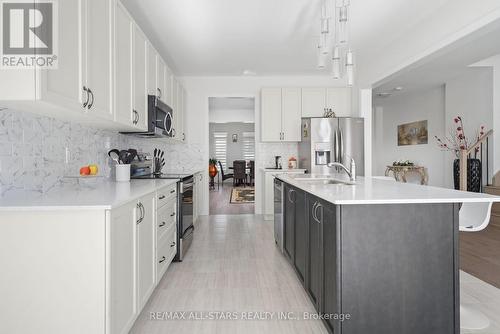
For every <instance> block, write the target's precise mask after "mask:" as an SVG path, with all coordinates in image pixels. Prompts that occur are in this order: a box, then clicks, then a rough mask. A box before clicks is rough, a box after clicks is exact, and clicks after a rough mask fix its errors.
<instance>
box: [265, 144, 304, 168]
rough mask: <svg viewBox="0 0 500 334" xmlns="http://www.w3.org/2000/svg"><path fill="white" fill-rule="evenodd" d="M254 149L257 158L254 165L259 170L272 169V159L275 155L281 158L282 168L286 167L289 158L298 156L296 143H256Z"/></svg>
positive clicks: (273, 161)
mask: <svg viewBox="0 0 500 334" xmlns="http://www.w3.org/2000/svg"><path fill="white" fill-rule="evenodd" d="M256 149H257V152H258V155H257V156H258V157H259V159H258V160H257V161H256V164H257V166H258V167H259V168H266V167H274V165H275V160H274V157H275V156H277V155H279V156H281V161H282V163H283V167H286V166H287V165H288V159H289V158H290V157H295V158H297V156H298V144H297V143H257V147H256ZM259 160H260V161H259Z"/></svg>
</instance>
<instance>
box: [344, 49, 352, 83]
mask: <svg viewBox="0 0 500 334" xmlns="http://www.w3.org/2000/svg"><path fill="white" fill-rule="evenodd" d="M345 69H346V75H347V85H348V86H349V87H352V86H353V85H354V55H353V53H352V51H351V50H349V51H347V54H346V60H345Z"/></svg>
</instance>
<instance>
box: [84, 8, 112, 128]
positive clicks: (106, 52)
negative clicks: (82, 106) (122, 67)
mask: <svg viewBox="0 0 500 334" xmlns="http://www.w3.org/2000/svg"><path fill="white" fill-rule="evenodd" d="M112 3H113V1H111V0H86V7H87V8H86V14H87V15H86V20H85V21H86V29H85V31H86V38H85V41H86V52H85V55H86V78H85V81H86V83H87V87H88V88H89V89H90V90H91V91H92V94H91V101H90V102H89V105H88V109H89V112H90V113H92V114H95V115H98V116H99V117H102V118H106V119H113V109H112V107H113V104H112V100H113V94H112V88H111V87H112V86H111V85H112V82H111V81H112V80H111V79H112V77H113V68H112V63H113V62H112V48H113V45H112V38H111V34H112V22H113V21H112V19H111V17H112V15H111V14H112V8H113V5H112Z"/></svg>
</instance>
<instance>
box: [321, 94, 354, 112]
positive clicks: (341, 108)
mask: <svg viewBox="0 0 500 334" xmlns="http://www.w3.org/2000/svg"><path fill="white" fill-rule="evenodd" d="M326 107H327V108H332V109H333V111H334V112H335V114H336V115H337V116H338V117H341V116H344V117H349V116H351V89H350V88H347V87H339V88H328V89H327V90H326Z"/></svg>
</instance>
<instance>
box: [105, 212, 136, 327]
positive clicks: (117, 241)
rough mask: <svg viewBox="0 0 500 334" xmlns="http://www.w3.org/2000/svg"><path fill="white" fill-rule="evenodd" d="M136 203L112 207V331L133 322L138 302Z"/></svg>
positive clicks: (110, 232)
mask: <svg viewBox="0 0 500 334" xmlns="http://www.w3.org/2000/svg"><path fill="white" fill-rule="evenodd" d="M135 211H136V203H135V202H134V203H131V204H127V205H124V206H121V207H119V208H117V209H114V210H112V211H111V220H110V226H109V230H110V231H109V235H110V245H109V251H110V277H109V284H110V294H111V296H110V299H109V305H108V307H109V311H110V316H109V317H110V319H111V323H110V327H111V331H110V332H111V333H113V334H114V333H117V334H118V333H125V332H127V331H128V330H129V329H130V327H131V326H132V324H133V321H134V318H135V314H136V312H137V307H136V304H135V296H136V294H135V260H134V259H135V253H134V247H135V246H134V245H135V229H136V218H135V216H136V214H135Z"/></svg>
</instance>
